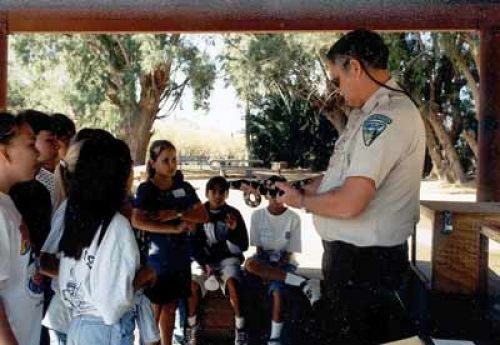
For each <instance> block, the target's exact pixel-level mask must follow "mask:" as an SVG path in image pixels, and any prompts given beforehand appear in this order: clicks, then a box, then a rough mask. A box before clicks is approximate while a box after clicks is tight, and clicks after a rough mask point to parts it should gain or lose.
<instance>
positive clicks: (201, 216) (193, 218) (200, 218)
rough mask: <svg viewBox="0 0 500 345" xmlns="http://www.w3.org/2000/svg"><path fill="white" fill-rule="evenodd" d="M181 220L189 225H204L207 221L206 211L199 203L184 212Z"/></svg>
mask: <svg viewBox="0 0 500 345" xmlns="http://www.w3.org/2000/svg"><path fill="white" fill-rule="evenodd" d="M181 220H184V221H186V222H190V223H206V222H208V221H209V219H208V212H207V209H206V208H205V206H203V204H202V203H201V202H199V203H197V204H195V205H194V206H193V207H191V208H190V209H189V210H187V211H186V212H184V213H183V214H182V218H181Z"/></svg>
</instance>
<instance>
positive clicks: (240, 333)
mask: <svg viewBox="0 0 500 345" xmlns="http://www.w3.org/2000/svg"><path fill="white" fill-rule="evenodd" d="M234 333H235V334H234V345H247V342H248V339H247V332H245V331H244V330H242V329H237V330H236V331H235V332H234Z"/></svg>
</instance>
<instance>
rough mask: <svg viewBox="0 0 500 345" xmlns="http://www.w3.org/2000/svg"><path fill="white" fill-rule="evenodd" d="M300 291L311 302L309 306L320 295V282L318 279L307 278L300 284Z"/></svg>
mask: <svg viewBox="0 0 500 345" xmlns="http://www.w3.org/2000/svg"><path fill="white" fill-rule="evenodd" d="M300 287H301V288H302V292H304V295H306V297H307V299H308V300H309V302H310V303H311V306H312V305H314V303H316V302H317V301H318V300H319V299H320V297H321V290H320V283H319V280H318V279H308V280H306V281H305V282H304V283H302V285H301V286H300Z"/></svg>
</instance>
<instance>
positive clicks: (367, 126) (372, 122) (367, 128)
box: [363, 114, 392, 146]
mask: <svg viewBox="0 0 500 345" xmlns="http://www.w3.org/2000/svg"><path fill="white" fill-rule="evenodd" d="M391 123H392V120H391V119H390V118H389V117H388V116H386V115H382V114H373V115H370V116H369V117H368V118H367V119H366V120H365V122H363V141H364V142H365V146H370V145H371V144H372V143H373V142H374V141H375V139H377V138H378V136H379V135H380V134H382V133H383V132H384V131H385V129H386V128H387V126H388V125H390V124H391Z"/></svg>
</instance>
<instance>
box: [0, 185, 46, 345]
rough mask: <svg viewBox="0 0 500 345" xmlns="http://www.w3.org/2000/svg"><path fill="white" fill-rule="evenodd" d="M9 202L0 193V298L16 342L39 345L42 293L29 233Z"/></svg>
mask: <svg viewBox="0 0 500 345" xmlns="http://www.w3.org/2000/svg"><path fill="white" fill-rule="evenodd" d="M22 227H24V224H23V222H22V218H21V215H20V214H19V212H18V211H17V209H16V207H15V205H14V203H13V202H12V199H11V198H10V197H9V196H8V195H6V194H4V193H0V298H1V300H2V303H3V305H4V308H5V311H6V313H7V317H8V321H9V324H10V327H11V328H12V330H13V332H14V336H15V337H16V339H17V342H18V343H19V344H22V345H38V344H39V343H40V331H41V324H40V322H41V320H42V312H43V289H42V286H43V285H42V284H41V275H40V273H39V272H38V269H37V265H36V261H35V258H34V254H33V252H32V250H31V243H30V240H29V235H28V231H27V229H26V228H24V229H23V228H22Z"/></svg>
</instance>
